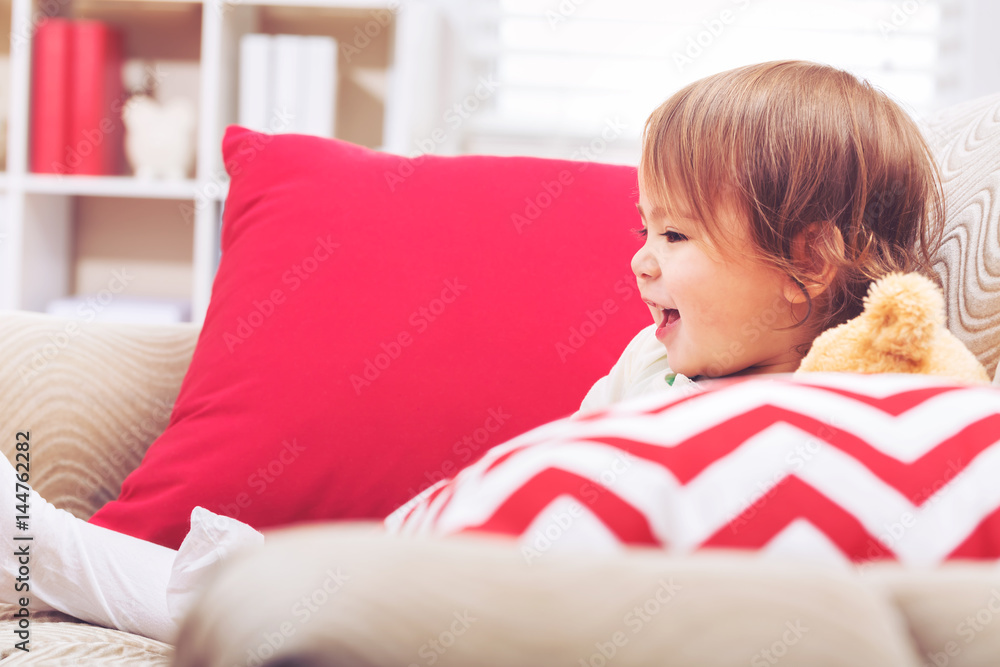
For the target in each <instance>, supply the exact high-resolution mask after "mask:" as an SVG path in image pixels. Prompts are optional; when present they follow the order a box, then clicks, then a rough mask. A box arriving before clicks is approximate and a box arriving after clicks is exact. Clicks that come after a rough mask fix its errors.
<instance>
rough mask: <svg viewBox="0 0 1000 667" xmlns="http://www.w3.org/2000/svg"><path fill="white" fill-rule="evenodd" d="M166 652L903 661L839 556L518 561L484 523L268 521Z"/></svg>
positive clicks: (888, 616)
mask: <svg viewBox="0 0 1000 667" xmlns="http://www.w3.org/2000/svg"><path fill="white" fill-rule="evenodd" d="M248 582H253V584H252V585H248ZM176 659H177V663H176V664H177V665H182V666H187V667H195V666H197V667H216V666H218V667H223V666H225V667H230V666H231V665H234V664H248V663H250V664H257V662H255V661H256V660H261V659H270V660H273V663H265V664H273V665H277V664H283V665H285V664H295V665H297V666H299V667H305V666H310V667H311V666H319V665H330V666H332V665H371V666H380V665H385V666H386V667H389V666H392V667H397V666H399V665H412V664H418V665H429V664H435V665H437V666H438V667H452V666H454V667H459V666H461V667H479V666H485V665H498V666H499V665H518V666H521V667H532V666H537V667H555V666H558V665H565V666H566V667H570V666H572V667H579V666H580V665H581V664H583V665H595V666H600V665H614V666H615V667H634V666H635V667H637V666H639V665H642V666H644V667H647V666H652V665H671V666H672V667H687V666H690V667H714V666H719V667H722V666H726V667H729V666H731V665H751V666H752V667H757V666H758V665H773V664H775V661H779V660H780V664H781V665H782V667H804V666H806V665H808V666H810V667H812V666H815V665H824V667H836V666H838V665H843V666H845V667H846V666H848V665H851V666H856V665H892V666H893V667H906V666H910V665H917V664H919V660H918V659H917V656H916V655H915V654H914V653H913V651H912V647H911V644H910V641H909V638H908V635H907V629H906V626H905V623H904V622H903V621H902V619H901V617H899V616H898V614H897V613H896V611H895V609H894V608H893V607H892V606H891V605H890V604H888V602H887V598H886V597H884V596H883V595H881V594H880V593H878V592H875V589H872V588H866V587H864V586H862V585H861V584H860V582H859V580H858V578H857V577H855V576H854V575H853V574H851V572H850V571H849V569H847V568H824V567H811V566H807V565H804V564H801V563H797V564H793V563H789V562H781V561H778V560H776V559H762V558H759V557H757V556H756V555H755V554H749V553H709V552H701V553H699V554H698V555H697V557H694V558H691V557H677V556H670V555H668V554H665V553H664V552H663V551H658V550H631V551H629V552H628V553H622V554H616V555H612V556H598V555H589V554H583V553H574V554H550V555H549V556H547V557H546V558H543V559H538V560H534V561H532V562H531V563H530V564H529V563H527V562H526V561H525V559H524V558H523V556H522V555H521V552H520V550H519V549H518V547H517V546H516V545H515V544H514V543H513V542H510V541H502V540H499V539H497V538H492V539H491V538H485V537H479V538H471V537H466V538H451V539H448V540H426V541H425V540H408V539H406V538H398V537H391V536H387V535H381V534H377V533H373V532H371V528H362V529H352V528H348V527H344V526H339V527H316V528H307V529H299V530H289V531H281V532H276V533H272V534H270V535H269V537H268V543H267V544H266V545H264V546H263V547H262V548H260V549H259V550H257V551H255V552H253V553H252V554H249V555H247V556H245V557H244V558H242V559H237V560H236V562H234V563H232V564H231V565H230V567H228V568H227V569H225V570H224V571H223V572H222V573H221V575H220V576H219V577H218V578H217V579H216V580H215V581H214V582H213V584H212V585H211V586H210V587H209V589H208V590H207V591H206V594H205V596H204V597H203V598H202V599H201V601H200V604H199V605H198V606H197V607H196V609H195V612H194V613H193V614H192V615H191V616H189V617H188V619H187V621H186V622H185V624H184V627H183V629H182V631H181V635H180V638H179V641H178V644H177V656H176ZM283 660H288V662H282V661H283ZM581 661H582V662H581Z"/></svg>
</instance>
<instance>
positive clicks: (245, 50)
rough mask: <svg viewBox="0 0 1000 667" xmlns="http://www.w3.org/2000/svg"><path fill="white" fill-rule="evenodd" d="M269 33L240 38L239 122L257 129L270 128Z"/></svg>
mask: <svg viewBox="0 0 1000 667" xmlns="http://www.w3.org/2000/svg"><path fill="white" fill-rule="evenodd" d="M271 41H272V40H271V36H270V35H259V34H248V35H243V37H241V38H240V81H239V84H240V101H239V103H240V108H239V121H238V122H239V124H240V125H242V126H243V127H246V128H249V129H251V130H257V131H258V132H267V131H269V130H270V128H269V125H270V123H269V122H268V121H269V120H270V118H269V116H270V111H271V104H270V97H271V93H270V90H269V89H270V78H271V74H270V71H269V70H270V67H271V62H272V58H271V46H272V45H271Z"/></svg>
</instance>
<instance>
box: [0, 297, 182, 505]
mask: <svg viewBox="0 0 1000 667" xmlns="http://www.w3.org/2000/svg"><path fill="white" fill-rule="evenodd" d="M199 331H200V326H199V325H196V324H171V325H132V324H119V323H98V322H89V323H88V322H79V321H75V320H70V319H63V318H58V317H54V316H51V315H45V314H40V313H30V312H23V311H3V312H0V350H2V351H3V352H2V354H0V406H2V411H0V426H2V428H0V434H2V440H0V449H2V450H3V453H4V454H5V455H7V457H8V459H10V460H13V458H14V457H13V451H14V448H15V442H16V437H17V435H16V434H17V433H18V432H19V431H29V432H30V465H31V468H30V482H31V485H32V487H34V488H35V490H37V491H38V492H39V493H40V494H41V495H42V497H43V498H45V499H47V500H48V501H49V502H51V503H52V504H54V505H56V506H57V507H61V508H63V509H66V510H69V511H70V512H72V513H73V514H75V515H76V516H79V517H81V518H84V519H87V518H89V517H90V516H91V515H92V514H93V513H94V512H96V511H97V510H98V509H99V508H100V507H101V506H102V505H103V504H104V503H106V502H108V501H109V500H112V499H114V498H116V497H117V496H118V492H119V491H120V489H121V484H122V481H123V480H124V479H125V477H126V476H127V475H128V474H129V473H130V472H131V471H132V470H133V469H134V468H135V467H136V466H137V465H138V464H139V462H140V461H141V460H142V457H143V455H144V454H145V452H146V449H147V447H149V445H150V443H152V442H153V440H154V439H156V437H157V436H158V435H159V434H160V433H161V432H162V431H163V429H164V428H166V426H167V423H168V421H169V419H170V413H171V410H172V408H173V404H174V400H175V399H176V398H177V394H178V392H179V390H180V385H181V381H182V380H183V378H184V373H185V372H186V370H187V367H188V364H189V363H190V361H191V355H192V354H193V352H194V347H195V343H196V342H197V340H198V333H199Z"/></svg>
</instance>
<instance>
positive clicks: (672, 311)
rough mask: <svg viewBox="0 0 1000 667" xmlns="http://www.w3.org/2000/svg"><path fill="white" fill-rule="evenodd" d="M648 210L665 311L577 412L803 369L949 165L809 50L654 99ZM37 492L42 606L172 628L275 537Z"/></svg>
mask: <svg viewBox="0 0 1000 667" xmlns="http://www.w3.org/2000/svg"><path fill="white" fill-rule="evenodd" d="M637 208H638V213H639V216H640V219H641V221H642V228H641V230H638V231H639V235H640V236H641V237H642V239H643V243H642V247H641V248H640V249H639V250H638V252H637V253H636V254H635V256H634V257H633V259H632V270H633V272H634V273H635V276H636V280H637V283H638V287H639V290H640V292H641V294H642V298H643V300H644V301H645V303H646V305H647V306H648V307H649V309H650V313H651V315H652V317H653V321H654V324H653V325H652V326H650V327H648V328H646V329H644V330H643V331H641V332H639V334H638V335H637V336H636V337H635V339H633V341H632V342H631V343H630V344H629V345H628V347H627V348H626V349H625V351H624V353H623V354H622V356H621V358H620V359H619V361H618V362H617V363H616V364H615V365H614V367H613V368H612V369H611V372H610V373H609V375H608V376H607V377H605V378H603V379H601V380H599V381H598V382H597V383H596V384H595V385H594V387H593V388H592V389H591V390H590V391H589V392H588V394H587V396H586V397H585V399H584V401H583V404H582V406H581V410H580V412H581V413H584V412H590V411H594V410H598V409H602V408H605V407H607V406H609V405H611V404H613V403H615V402H618V401H621V400H624V399H626V398H630V397H635V396H641V395H647V394H650V393H652V392H658V391H666V390H671V389H672V390H678V389H679V388H686V389H687V390H691V389H692V388H693V387H695V385H694V383H695V382H696V381H698V380H699V379H700V378H714V377H728V376H736V375H750V374H759V373H779V372H790V371H794V370H795V369H796V368H797V366H798V364H799V362H800V360H801V358H802V356H803V355H804V354H805V352H806V351H807V350H808V348H809V346H810V344H811V343H812V341H813V340H814V338H815V337H816V336H817V335H818V334H819V333H821V332H822V331H824V330H825V329H827V328H829V327H831V326H834V325H836V324H839V323H841V322H844V321H846V320H847V319H850V318H851V317H854V316H855V315H857V314H858V313H859V312H860V310H861V304H862V298H863V296H864V294H865V292H866V290H867V287H868V284H869V283H870V282H871V281H872V280H874V279H876V278H878V277H880V276H882V275H884V274H885V273H887V272H890V271H912V270H925V271H926V270H927V269H928V268H929V265H930V256H931V254H932V253H933V251H934V250H935V248H936V244H937V243H938V239H939V237H940V230H939V226H938V224H937V223H938V222H939V221H941V219H942V215H941V200H940V197H939V186H938V181H937V178H936V171H935V168H934V166H933V161H932V158H931V155H930V152H929V150H928V148H927V146H926V144H925V143H924V141H923V139H922V137H921V135H920V133H919V131H918V130H917V127H916V126H915V124H914V123H913V121H912V120H911V119H910V118H909V117H908V116H907V115H906V114H905V113H904V112H903V111H902V110H901V109H900V108H899V107H898V106H897V105H896V104H894V103H893V102H892V101H891V100H890V99H889V98H888V97H886V96H885V95H884V94H883V93H881V92H879V91H877V90H875V89H873V88H872V87H871V86H870V85H868V84H866V83H864V82H861V81H859V80H857V79H856V78H855V77H854V76H852V75H850V74H848V73H846V72H842V71H839V70H836V69H833V68H830V67H826V66H822V65H817V64H812V63H806V62H774V63H764V64H761V65H753V66H749V67H743V68H740V69H736V70H732V71H729V72H724V73H722V74H718V75H715V76H711V77H708V78H706V79H703V80H701V81H698V82H696V83H693V84H691V85H689V86H687V87H686V88H684V89H683V90H681V91H680V92H678V93H676V94H675V95H673V96H672V97H671V98H670V99H669V100H667V101H666V102H665V103H664V104H663V105H662V106H660V107H659V108H658V109H657V110H656V111H654V112H653V114H652V115H651V116H650V118H649V120H648V121H647V123H646V127H645V131H644V135H643V144H642V157H641V163H640V166H639V197H638V202H637ZM15 484H16V479H15V477H14V473H13V471H12V470H10V469H9V468H8V469H7V472H6V473H5V474H3V475H2V482H0V494H2V498H3V500H2V504H3V506H4V508H5V510H4V516H3V517H0V522H2V524H0V525H2V526H5V527H9V526H13V525H14V520H13V514H14V508H13V500H12V499H13V498H14V492H15ZM434 492H435V489H433V488H432V489H430V490H428V494H433V493H434ZM31 505H32V524H33V525H32V528H33V530H34V532H35V535H36V539H35V541H34V542H33V543H32V546H31V549H32V550H33V551H32V556H31V572H32V579H31V591H30V592H29V593H25V594H24V595H25V596H29V597H31V600H32V608H33V609H35V610H39V609H44V608H46V607H47V606H51V607H52V608H56V609H58V610H60V611H64V612H66V613H69V614H72V615H74V616H77V617H79V618H82V619H84V620H88V621H92V622H94V623H98V624H103V625H110V626H114V627H119V628H122V629H126V630H129V631H132V632H138V633H140V634H145V635H147V636H152V637H155V638H160V639H165V640H170V639H171V638H172V634H173V632H174V631H175V622H176V620H178V619H179V617H180V615H181V614H183V612H184V611H185V609H186V606H187V604H188V601H189V600H190V596H191V595H193V593H195V592H196V591H197V589H198V582H199V575H200V573H201V572H202V570H203V568H204V567H205V566H207V565H209V564H211V563H212V562H215V561H217V560H219V559H221V558H223V557H224V556H225V554H226V553H228V552H229V551H231V550H232V549H234V548H236V547H237V546H240V545H243V544H247V543H254V542H259V541H260V540H261V539H262V538H261V537H260V535H259V534H258V533H256V531H253V530H252V529H251V528H250V527H249V526H245V525H244V524H241V523H239V522H237V521H235V520H232V519H228V518H226V517H219V516H216V515H213V514H212V513H211V512H208V511H207V510H203V509H201V508H197V509H196V510H195V512H194V513H193V515H192V531H191V533H190V534H189V535H188V537H187V538H186V539H185V541H184V543H183V544H182V546H181V548H180V550H179V551H178V552H173V551H171V550H169V549H165V548H163V547H160V546H158V545H154V544H151V543H147V542H143V541H141V540H137V539H134V538H131V537H128V536H125V535H120V534H117V533H113V532H111V531H107V530H104V529H102V528H98V527H96V526H93V525H90V524H88V523H86V522H83V521H79V520H77V519H75V518H73V517H72V516H71V515H69V514H68V513H66V512H62V511H60V510H56V509H55V508H53V507H52V506H51V505H48V504H47V503H45V501H44V500H42V499H40V498H38V497H37V496H34V497H33V498H32V503H31ZM407 511H408V510H407V509H405V508H404V509H403V511H402V512H399V513H396V514H394V515H393V517H390V519H391V520H389V521H388V522H387V524H388V525H389V527H390V528H393V527H396V526H398V524H399V522H400V520H402V517H405V516H407ZM5 530H9V528H5ZM8 538H9V536H8ZM9 552H10V550H9V549H8V550H4V553H6V554H7V555H5V556H2V557H0V564H2V567H0V597H2V599H3V600H4V601H16V599H17V596H16V594H15V593H14V591H15V586H14V583H15V578H16V577H17V574H18V561H17V557H12V556H11V554H10V553H9ZM168 589H170V591H171V593H172V595H171V596H170V598H169V600H170V605H169V606H168V595H167V591H168Z"/></svg>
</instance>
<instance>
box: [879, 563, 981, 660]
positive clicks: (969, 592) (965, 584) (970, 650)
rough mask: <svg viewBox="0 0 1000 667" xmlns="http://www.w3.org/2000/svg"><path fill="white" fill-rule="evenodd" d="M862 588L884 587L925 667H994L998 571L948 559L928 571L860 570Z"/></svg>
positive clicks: (883, 567) (889, 566) (887, 567)
mask: <svg viewBox="0 0 1000 667" xmlns="http://www.w3.org/2000/svg"><path fill="white" fill-rule="evenodd" d="M864 571H865V575H864V579H865V581H866V582H867V583H868V584H871V585H877V586H882V587H884V589H883V590H885V591H886V592H887V593H888V595H889V596H890V597H891V598H892V599H893V600H894V601H895V603H896V605H897V606H898V607H899V609H901V610H902V612H903V615H904V617H905V618H906V620H907V623H908V625H909V627H910V634H911V635H912V636H913V638H914V641H916V643H917V648H918V650H919V651H920V653H921V655H923V656H925V657H926V664H927V665H937V666H938V667H945V666H947V667H996V665H998V664H1000V568H998V567H997V565H996V564H995V563H984V562H968V561H966V562H961V561H952V562H949V563H945V564H943V565H940V566H938V567H936V568H934V569H933V570H924V569H920V568H915V569H902V568H899V567H896V566H895V565H893V564H888V563H886V564H879V565H871V566H870V567H868V568H864Z"/></svg>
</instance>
